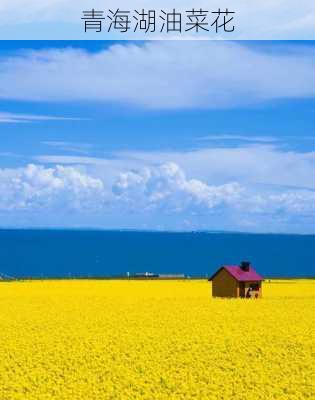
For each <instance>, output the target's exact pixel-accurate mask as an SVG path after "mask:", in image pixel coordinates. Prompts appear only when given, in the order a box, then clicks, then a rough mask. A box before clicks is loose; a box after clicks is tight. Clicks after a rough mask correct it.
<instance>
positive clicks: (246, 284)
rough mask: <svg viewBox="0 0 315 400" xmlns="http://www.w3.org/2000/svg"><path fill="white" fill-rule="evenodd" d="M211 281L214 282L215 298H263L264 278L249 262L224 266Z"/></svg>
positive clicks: (213, 291) (213, 293)
mask: <svg viewBox="0 0 315 400" xmlns="http://www.w3.org/2000/svg"><path fill="white" fill-rule="evenodd" d="M209 281H212V296H213V297H245V298H258V297H261V296H262V281H263V277H262V276H261V275H259V274H258V273H257V272H256V271H255V270H254V268H253V267H252V266H251V264H250V262H248V261H243V262H241V264H240V265H224V266H222V267H221V268H219V269H218V270H217V271H216V272H215V273H214V274H213V275H212V277H211V278H210V279H209Z"/></svg>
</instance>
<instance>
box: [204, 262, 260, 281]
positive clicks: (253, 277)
mask: <svg viewBox="0 0 315 400" xmlns="http://www.w3.org/2000/svg"><path fill="white" fill-rule="evenodd" d="M222 269H225V270H226V271H227V272H228V273H229V274H230V275H232V276H233V278H235V279H236V280H237V281H238V282H248V281H263V280H264V278H263V277H262V276H261V275H259V274H258V273H257V272H256V271H255V270H254V268H253V267H249V270H248V271H244V270H243V269H242V268H241V267H240V266H239V265H224V266H223V267H221V268H220V269H218V271H217V272H216V273H215V274H214V275H212V277H211V278H210V279H209V281H212V279H213V278H214V277H215V276H216V275H217V274H218V273H219V271H221V270H222Z"/></svg>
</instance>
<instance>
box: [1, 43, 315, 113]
mask: <svg viewBox="0 0 315 400" xmlns="http://www.w3.org/2000/svg"><path fill="white" fill-rule="evenodd" d="M287 50H289V51H286V52H285V53H281V52H279V53H278V54H275V53H271V52H269V53H268V52H266V51H265V52H262V51H258V50H257V49H256V48H254V47H253V46H245V45H241V44H239V43H235V42H234V43H233V42H206V41H199V42H197V41H192V42H185V43H183V42H166V41H164V42H147V43H145V44H141V45H135V44H128V45H121V44H115V45H112V46H111V47H109V48H107V49H104V50H103V51H100V52H97V53H90V52H86V51H84V50H75V49H71V48H68V49H63V50H55V49H53V50H41V51H31V52H26V53H23V54H20V55H16V56H12V57H10V58H4V59H1V60H0V98H2V99H16V100H30V101H82V100H83V101H97V102H103V103H104V104H105V103H106V102H111V103H112V102H114V103H115V102H116V103H118V104H128V105H133V106H137V107H142V108H147V109H190V108H191V109H193V108H231V107H239V106H244V105H248V104H257V103H262V102H266V101H272V100H279V99H295V98H309V97H314V96H315V52H314V51H313V50H312V49H310V48H309V49H307V50H303V48H301V46H299V48H298V49H297V47H295V46H294V45H291V46H288V49H287ZM232 66H233V67H232ZM25 76H27V77H28V79H25Z"/></svg>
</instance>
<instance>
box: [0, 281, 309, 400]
mask: <svg viewBox="0 0 315 400" xmlns="http://www.w3.org/2000/svg"><path fill="white" fill-rule="evenodd" d="M210 293H211V289H210V284H209V283H208V282H207V281H93V280H90V281H78V280H77V281H76V280H73V281H36V282H14V283H9V282H8V283H5V282H2V283H0V343H1V346H0V399H1V400H13V399H20V400H33V399H40V400H44V399H47V400H48V399H56V400H62V399H67V400H76V399H83V400H89V399H95V400H102V399H113V400H120V399H126V400H136V399H143V400H144V399H147V400H159V399H163V400H164V399H167V400H172V399H183V400H184V399H185V400H190V399H207V400H212V399H213V400H220V399H224V400H232V399H235V400H246V399H263V400H269V399H274V400H282V399H283V400H290V399H292V400H293V399H294V400H298V399H314V398H315V397H314V396H315V393H314V386H313V382H314V381H315V376H314V347H313V345H314V321H315V281H311V280H300V281H272V282H268V281H267V282H265V283H264V286H263V296H264V297H263V299H261V300H246V299H233V300H231V299H230V300H229V299H212V298H211V295H210Z"/></svg>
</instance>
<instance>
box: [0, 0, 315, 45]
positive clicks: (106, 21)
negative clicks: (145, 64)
mask: <svg viewBox="0 0 315 400" xmlns="http://www.w3.org/2000/svg"><path fill="white" fill-rule="evenodd" d="M14 39H15V40H146V39H150V40H167V39H172V40H174V39H176V40H181V39H182V40H185V39H187V40H191V39H202V40H315V2H314V1H310V0H299V1H296V0H193V1H192V0H186V1H184V2H183V1H182V0H167V1H166V0H134V1H132V2H131V1H127V0H107V1H106V0H75V1H72V2H71V3H70V1H69V0H0V40H14Z"/></svg>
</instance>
